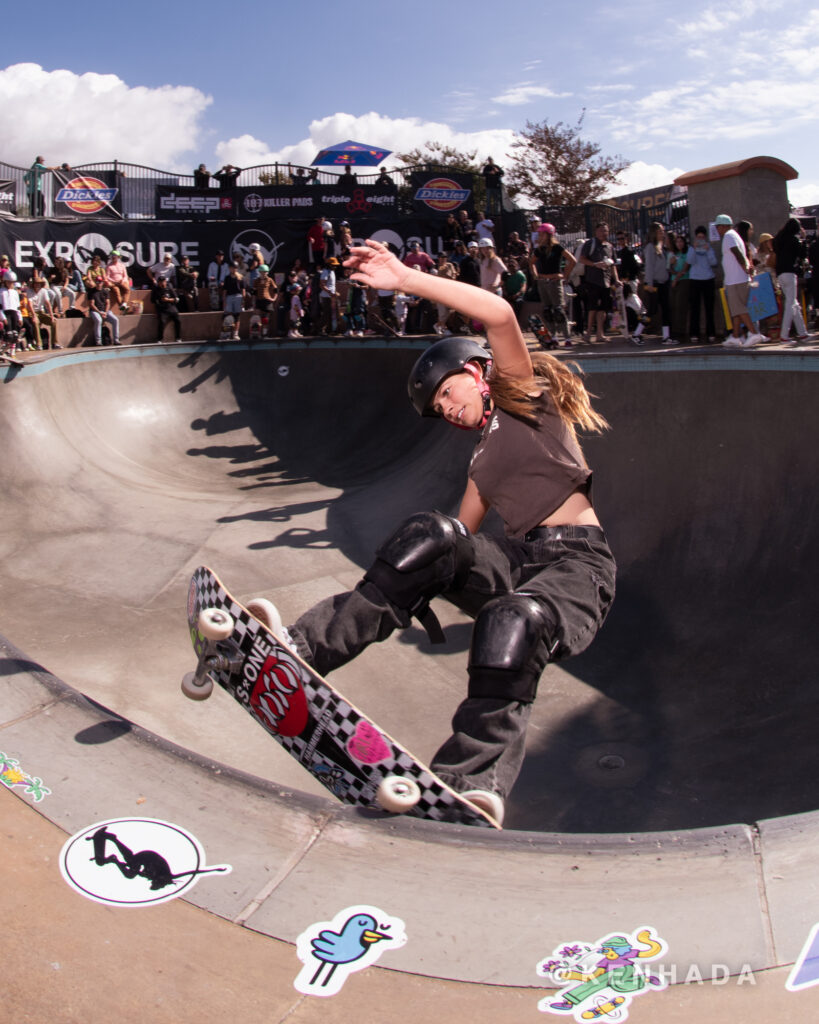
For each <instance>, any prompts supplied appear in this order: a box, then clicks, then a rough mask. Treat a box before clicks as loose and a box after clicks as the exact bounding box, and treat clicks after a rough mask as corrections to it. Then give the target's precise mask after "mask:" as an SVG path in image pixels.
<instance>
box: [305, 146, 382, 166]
mask: <svg viewBox="0 0 819 1024" xmlns="http://www.w3.org/2000/svg"><path fill="white" fill-rule="evenodd" d="M391 152H392V150H391V149H379V148H378V146H368V145H366V144H365V143H363V142H353V141H352V140H350V139H348V140H347V142H339V143H337V144H336V145H335V146H327V147H326V148H325V149H323V150H322V151H321V152H320V153H319V155H318V156H317V157H316V159H315V160H314V161H313V163H312V164H311V166H312V167H318V166H322V167H323V166H326V165H336V166H339V165H343V164H349V165H351V166H355V167H375V166H376V165H377V164H380V163H381V161H382V160H384V159H385V158H386V157H388V156H389V155H390V153H391Z"/></svg>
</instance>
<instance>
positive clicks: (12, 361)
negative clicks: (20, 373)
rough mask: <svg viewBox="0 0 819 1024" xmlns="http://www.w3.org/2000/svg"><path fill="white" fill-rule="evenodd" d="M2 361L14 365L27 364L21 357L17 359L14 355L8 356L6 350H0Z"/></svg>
mask: <svg viewBox="0 0 819 1024" xmlns="http://www.w3.org/2000/svg"><path fill="white" fill-rule="evenodd" d="M0 362H2V363H10V364H11V365H12V366H25V365H26V364H25V363H24V362H23V361H22V360H21V359H16V358H15V357H14V356H8V355H6V353H5V352H0Z"/></svg>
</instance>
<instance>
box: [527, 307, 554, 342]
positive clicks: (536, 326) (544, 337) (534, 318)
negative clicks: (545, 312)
mask: <svg viewBox="0 0 819 1024" xmlns="http://www.w3.org/2000/svg"><path fill="white" fill-rule="evenodd" d="M529 330H530V331H531V332H532V334H534V336H535V337H536V338H537V343H538V345H540V347H541V348H557V342H556V341H555V339H554V337H553V336H552V332H551V331H550V330H549V328H548V327H547V326H546V324H545V323H544V322H543V319H542V317H539V316H538V315H537V313H532V315H531V316H530V317H529Z"/></svg>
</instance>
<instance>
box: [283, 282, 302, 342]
mask: <svg viewBox="0 0 819 1024" xmlns="http://www.w3.org/2000/svg"><path fill="white" fill-rule="evenodd" d="M288 291H289V292H290V330H289V331H288V332H287V337H288V338H300V337H302V335H301V333H300V330H299V329H300V327H301V321H302V317H303V316H304V306H303V305H302V303H301V285H300V284H296V283H295V282H293V284H291V285H290V287H289V289H288Z"/></svg>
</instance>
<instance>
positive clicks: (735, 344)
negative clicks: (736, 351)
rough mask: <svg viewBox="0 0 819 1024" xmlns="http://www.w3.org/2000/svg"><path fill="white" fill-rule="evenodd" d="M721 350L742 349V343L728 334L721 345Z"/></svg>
mask: <svg viewBox="0 0 819 1024" xmlns="http://www.w3.org/2000/svg"><path fill="white" fill-rule="evenodd" d="M722 347H723V348H742V342H741V341H740V340H739V338H735V337H734V336H733V334H729V335H728V337H727V338H726V339H725V341H723V343H722Z"/></svg>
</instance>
